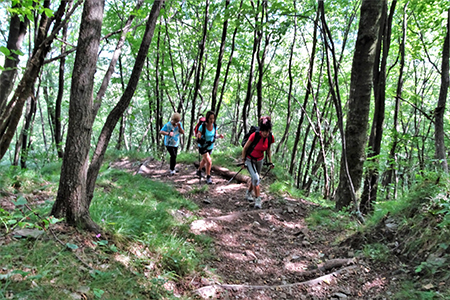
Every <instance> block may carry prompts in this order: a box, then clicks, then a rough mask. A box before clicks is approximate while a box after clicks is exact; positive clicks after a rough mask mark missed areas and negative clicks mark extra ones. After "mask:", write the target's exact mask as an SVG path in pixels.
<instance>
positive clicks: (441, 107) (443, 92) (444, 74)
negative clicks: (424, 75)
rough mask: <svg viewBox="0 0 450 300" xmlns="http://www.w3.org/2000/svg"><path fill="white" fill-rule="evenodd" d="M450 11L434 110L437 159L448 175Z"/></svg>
mask: <svg viewBox="0 0 450 300" xmlns="http://www.w3.org/2000/svg"><path fill="white" fill-rule="evenodd" d="M449 40H450V9H449V10H448V11H447V32H446V34H445V39H444V47H443V50H442V70H441V88H440V91H439V100H438V105H437V107H436V108H435V110H434V118H435V122H434V132H435V133H434V142H435V147H436V159H438V160H439V161H440V163H441V167H442V170H443V171H444V172H445V173H448V164H447V156H446V154H445V143H444V113H445V104H446V101H447V94H448V86H449V74H448V72H449V56H450V53H449V52H450V46H449V43H450V41H449Z"/></svg>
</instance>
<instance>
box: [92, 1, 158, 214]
mask: <svg viewBox="0 0 450 300" xmlns="http://www.w3.org/2000/svg"><path fill="white" fill-rule="evenodd" d="M163 4H164V0H161V1H155V2H154V3H153V6H152V10H151V12H150V15H149V17H148V20H147V24H146V27H145V32H144V37H143V39H142V43H141V46H140V48H139V52H138V55H137V57H136V62H135V64H134V67H133V71H132V72H131V76H130V80H129V81H128V85H127V88H126V89H125V92H124V94H123V95H122V97H121V98H120V100H119V102H118V103H117V105H116V106H115V107H114V108H113V109H112V111H111V112H110V113H109V115H108V117H107V118H106V121H105V124H104V126H103V129H102V132H101V133H100V136H99V139H98V142H97V146H96V148H95V150H94V154H93V156H92V162H91V165H90V166H89V170H88V174H87V188H86V190H87V192H86V193H87V205H88V206H89V205H90V203H91V201H92V198H93V197H94V189H95V182H96V179H97V175H98V173H99V170H100V167H101V165H102V162H103V158H104V156H105V152H106V149H107V148H108V144H109V140H110V139H111V135H112V132H113V130H114V128H115V127H116V125H117V122H118V121H119V119H120V117H121V116H122V115H123V113H124V111H125V110H126V109H127V108H128V106H129V105H130V102H131V99H132V98H133V95H134V92H135V91H136V88H137V85H138V83H139V78H140V76H141V72H142V69H143V67H144V64H145V58H146V56H147V55H148V50H149V48H150V43H151V41H152V38H153V33H154V31H155V27H156V21H157V20H158V16H159V12H160V10H161V7H162V6H163Z"/></svg>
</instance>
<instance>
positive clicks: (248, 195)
mask: <svg viewBox="0 0 450 300" xmlns="http://www.w3.org/2000/svg"><path fill="white" fill-rule="evenodd" d="M245 199H247V201H248V202H253V196H252V192H251V191H249V190H247V191H246V192H245Z"/></svg>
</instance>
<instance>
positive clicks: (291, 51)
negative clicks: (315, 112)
mask: <svg viewBox="0 0 450 300" xmlns="http://www.w3.org/2000/svg"><path fill="white" fill-rule="evenodd" d="M295 2H296V1H295V0H294V10H297V8H296V5H295ZM296 40H297V18H294V35H293V37H292V42H291V47H290V49H289V64H288V75H289V91H288V96H287V108H286V110H287V114H286V127H285V128H284V134H283V135H282V136H281V139H280V142H279V143H278V145H277V148H276V150H275V153H278V152H279V151H280V149H283V148H284V142H285V141H286V140H287V137H288V134H289V129H290V127H291V118H292V117H291V105H292V89H293V86H294V76H293V75H292V58H293V57H294V49H295V42H296Z"/></svg>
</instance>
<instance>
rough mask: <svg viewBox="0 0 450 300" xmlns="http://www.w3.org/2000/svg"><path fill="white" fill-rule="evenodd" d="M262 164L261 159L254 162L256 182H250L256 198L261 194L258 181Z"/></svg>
mask: <svg viewBox="0 0 450 300" xmlns="http://www.w3.org/2000/svg"><path fill="white" fill-rule="evenodd" d="M262 165H263V161H262V160H260V161H256V162H254V166H255V168H256V173H257V174H258V180H257V182H255V183H252V184H253V190H254V193H255V196H256V198H258V197H259V196H260V195H261V190H260V188H259V182H260V178H261V176H260V175H259V174H261V169H262Z"/></svg>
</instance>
